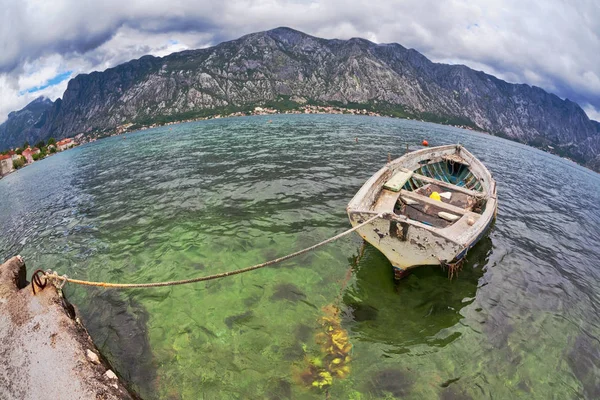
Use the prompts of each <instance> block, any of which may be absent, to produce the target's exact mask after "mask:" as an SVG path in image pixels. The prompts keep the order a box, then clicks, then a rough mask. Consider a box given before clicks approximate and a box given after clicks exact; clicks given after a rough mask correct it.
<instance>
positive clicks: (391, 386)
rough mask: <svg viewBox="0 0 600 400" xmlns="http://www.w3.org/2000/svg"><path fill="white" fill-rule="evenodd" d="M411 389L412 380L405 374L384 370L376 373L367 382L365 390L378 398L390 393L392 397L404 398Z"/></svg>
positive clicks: (394, 370)
mask: <svg viewBox="0 0 600 400" xmlns="http://www.w3.org/2000/svg"><path fill="white" fill-rule="evenodd" d="M411 387H412V380H411V379H410V376H409V374H408V373H407V372H405V371H402V370H399V369H392V368H390V369H384V370H383V371H379V372H377V373H376V374H375V375H374V376H373V377H372V378H371V381H370V382H369V384H368V386H367V389H368V391H369V392H370V393H373V394H375V395H377V396H380V397H385V396H386V395H387V393H391V394H392V395H393V396H394V397H405V396H407V395H408V394H409V392H410V388H411Z"/></svg>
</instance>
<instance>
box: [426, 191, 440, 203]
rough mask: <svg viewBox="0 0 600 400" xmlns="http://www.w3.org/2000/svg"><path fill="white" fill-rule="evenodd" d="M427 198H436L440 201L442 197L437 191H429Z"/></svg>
mask: <svg viewBox="0 0 600 400" xmlns="http://www.w3.org/2000/svg"><path fill="white" fill-rule="evenodd" d="M429 198H430V199H433V200H437V201H442V198H441V196H440V194H439V193H438V192H433V193H431V194H430V195H429Z"/></svg>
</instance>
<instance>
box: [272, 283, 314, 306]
mask: <svg viewBox="0 0 600 400" xmlns="http://www.w3.org/2000/svg"><path fill="white" fill-rule="evenodd" d="M305 298H306V295H305V294H304V293H303V292H302V291H301V290H300V289H299V288H298V287H297V286H296V285H293V284H291V283H280V284H278V285H277V286H275V290H274V292H273V295H272V296H271V300H289V301H291V302H293V303H295V302H297V301H299V300H302V299H305Z"/></svg>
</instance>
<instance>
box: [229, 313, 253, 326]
mask: <svg viewBox="0 0 600 400" xmlns="http://www.w3.org/2000/svg"><path fill="white" fill-rule="evenodd" d="M252 318H254V313H253V312H252V311H250V310H248V311H246V312H244V313H241V314H237V315H232V316H230V317H227V318H225V319H224V320H223V322H225V325H227V327H228V328H229V329H233V327H234V326H235V325H244V324H245V323H246V322H248V321H250V320H251V319H252Z"/></svg>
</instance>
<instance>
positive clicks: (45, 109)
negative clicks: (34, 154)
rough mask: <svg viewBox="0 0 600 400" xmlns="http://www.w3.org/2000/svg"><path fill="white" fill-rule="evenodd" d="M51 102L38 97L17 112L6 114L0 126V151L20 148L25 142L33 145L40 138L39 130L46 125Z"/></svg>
mask: <svg viewBox="0 0 600 400" xmlns="http://www.w3.org/2000/svg"><path fill="white" fill-rule="evenodd" d="M53 105H54V104H53V102H52V101H51V100H50V99H47V98H45V97H39V98H37V99H35V100H34V101H32V102H31V103H29V104H28V105H27V106H26V107H25V108H23V109H21V110H19V111H13V112H11V113H10V114H8V119H7V120H6V121H5V122H4V123H3V124H2V125H0V149H1V150H5V149H6V148H7V147H9V146H21V145H23V143H25V141H29V143H31V144H32V145H33V144H35V143H36V142H37V141H38V139H39V138H40V137H41V133H40V130H41V128H42V127H43V126H44V125H45V124H46V121H47V119H48V115H49V111H50V110H52V107H53Z"/></svg>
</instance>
